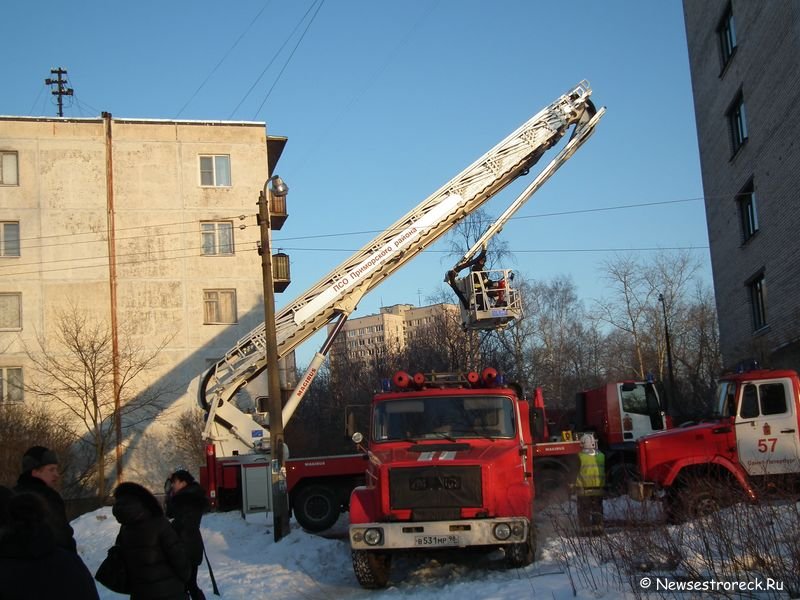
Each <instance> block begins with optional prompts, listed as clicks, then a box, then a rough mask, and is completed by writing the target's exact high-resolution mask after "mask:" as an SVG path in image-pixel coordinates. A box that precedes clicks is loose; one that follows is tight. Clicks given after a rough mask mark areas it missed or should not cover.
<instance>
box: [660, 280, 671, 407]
mask: <svg viewBox="0 0 800 600" xmlns="http://www.w3.org/2000/svg"><path fill="white" fill-rule="evenodd" d="M658 301H659V302H661V309H662V311H663V313H664V341H665V342H666V346H667V373H668V375H669V399H670V404H672V405H673V406H674V403H673V402H672V400H673V398H674V397H675V373H674V371H673V370H672V346H670V343H669V324H668V323H667V303H666V301H665V300H664V294H659V295H658Z"/></svg>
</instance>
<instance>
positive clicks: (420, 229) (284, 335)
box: [199, 81, 605, 456]
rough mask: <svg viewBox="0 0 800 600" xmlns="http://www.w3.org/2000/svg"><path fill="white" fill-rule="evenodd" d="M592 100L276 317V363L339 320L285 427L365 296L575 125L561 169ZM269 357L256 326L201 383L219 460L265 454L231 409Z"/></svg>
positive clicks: (438, 196)
mask: <svg viewBox="0 0 800 600" xmlns="http://www.w3.org/2000/svg"><path fill="white" fill-rule="evenodd" d="M590 96H591V88H590V86H589V84H588V82H586V81H582V82H581V83H580V84H578V85H577V86H576V87H575V88H574V89H572V90H570V91H569V92H567V93H566V94H564V95H562V96H561V97H559V98H558V99H557V100H556V101H555V102H553V103H552V104H551V105H550V106H548V107H546V108H544V109H543V110H541V111H540V112H538V113H537V114H536V115H534V116H533V117H532V118H531V119H529V120H528V121H527V122H526V123H524V124H523V125H522V126H520V127H519V128H518V129H517V130H516V131H514V132H513V133H511V134H510V135H509V136H508V137H506V138H505V139H504V140H502V141H501V142H500V143H499V144H497V145H496V146H495V147H494V148H492V149H491V150H490V151H489V152H487V153H486V154H484V155H483V156H482V157H480V158H479V159H478V160H476V161H475V162H474V163H472V164H471V165H470V166H469V167H467V168H466V169H464V170H463V171H462V172H461V173H459V174H458V175H456V176H455V177H454V178H453V179H451V180H450V181H449V182H447V183H446V184H445V185H443V186H442V187H441V188H439V189H438V190H437V191H435V192H434V193H433V194H431V195H430V196H429V197H428V198H426V199H425V200H423V201H422V202H421V203H420V204H419V205H418V206H417V207H416V208H414V209H413V210H411V211H410V212H409V213H407V214H406V215H404V216H403V217H401V218H400V219H399V220H398V221H397V222H395V223H394V224H393V225H391V226H390V227H388V228H387V229H386V230H385V231H384V232H383V233H381V234H380V235H378V236H377V237H376V238H375V239H373V240H372V241H370V242H369V243H368V244H367V245H365V246H364V247H363V248H362V249H361V250H359V251H357V252H356V253H355V254H353V255H352V256H351V257H350V258H348V259H347V260H345V261H344V262H343V263H342V264H340V265H339V266H338V267H336V268H335V269H334V270H333V271H331V272H330V273H328V274H327V275H326V276H325V277H323V278H322V279H321V280H319V281H318V282H317V283H316V284H315V285H313V286H312V287H311V288H310V289H309V290H307V291H306V292H304V293H303V294H301V295H300V296H298V297H297V298H295V299H294V300H292V301H291V302H289V303H288V304H287V305H286V306H285V307H284V308H283V309H282V310H281V311H279V312H278V313H277V314H276V318H275V322H276V323H275V324H276V333H277V345H278V356H279V357H283V356H286V355H287V354H288V353H289V352H291V351H292V350H294V349H295V348H296V347H297V346H299V345H300V344H301V343H303V342H304V341H306V340H307V339H308V338H309V337H311V336H312V335H313V334H315V333H316V332H317V331H319V330H320V329H321V328H323V327H325V326H326V325H328V324H329V323H332V322H333V321H334V320H337V319H338V322H337V323H336V325H335V326H334V328H333V330H332V331H331V332H330V334H329V335H328V338H327V339H326V341H325V343H324V344H323V346H322V348H321V350H320V351H319V352H317V353H316V355H315V356H314V358H313V360H312V362H311V365H310V366H309V367H308V370H307V371H306V373H305V375H304V376H303V377H302V378H301V380H300V383H299V384H298V386H297V388H296V389H295V391H294V393H293V394H292V396H290V398H289V400H288V402H287V404H286V406H285V407H284V409H283V420H284V422H287V421H288V420H289V418H290V417H291V415H292V413H293V411H294V409H295V408H296V407H297V404H298V403H299V402H300V400H301V398H302V395H303V394H304V393H305V391H306V390H307V389H308V385H309V384H310V381H311V379H313V376H314V374H315V373H316V372H317V370H318V369H319V367H320V365H321V363H322V361H323V360H324V358H325V354H326V353H327V351H328V349H329V348H330V345H331V343H332V341H333V338H334V337H335V336H336V334H337V333H338V332H339V330H340V329H341V327H342V326H343V325H344V322H345V320H346V319H347V317H348V316H349V315H350V314H351V313H352V312H353V311H354V310H355V309H356V306H357V305H358V303H359V301H360V300H361V298H362V297H363V296H364V295H365V294H366V293H367V292H369V291H371V290H372V289H374V288H375V287H376V286H377V285H378V284H380V283H381V282H382V281H383V280H385V279H386V278H387V277H389V276H390V275H391V274H393V273H394V272H395V271H396V270H397V269H399V268H400V267H402V266H403V265H404V264H405V263H407V262H408V261H409V260H411V259H412V258H414V257H415V256H416V255H417V254H419V253H420V252H422V251H423V250H425V249H426V248H427V247H429V246H430V245H431V244H433V243H434V242H435V241H436V240H437V239H439V238H440V237H441V236H442V235H444V234H445V233H446V232H447V231H449V230H450V229H451V228H452V227H453V226H455V225H456V224H457V223H458V222H459V221H460V220H461V219H463V218H464V217H465V216H466V215H468V214H470V213H471V212H473V211H475V210H476V209H478V208H479V207H480V206H481V205H483V204H484V202H486V201H487V200H489V199H490V198H491V197H493V196H494V195H495V194H497V193H498V192H500V191H501V190H502V189H504V188H505V187H506V186H508V185H509V184H510V183H511V182H512V181H514V180H515V179H517V178H518V177H520V176H522V175H526V174H527V173H528V172H529V170H530V168H531V167H532V166H533V165H534V164H536V162H538V160H539V159H540V158H541V156H542V155H543V154H544V153H545V152H546V151H547V150H548V149H549V148H551V147H552V146H554V145H555V144H557V143H558V142H559V140H561V139H562V138H563V137H564V136H565V135H566V134H567V132H568V131H569V130H570V128H571V127H572V128H573V130H572V131H573V133H572V136H571V139H570V142H569V144H567V147H565V148H564V149H563V150H562V151H561V153H560V154H559V157H558V158H557V159H556V160H559V158H560V159H561V161H560V163H559V165H560V164H561V163H563V162H564V161H565V160H566V159H567V158H569V156H571V154H572V153H573V152H574V151H575V150H576V149H577V148H578V147H579V146H580V145H581V144H582V143H583V142H584V141H585V140H586V139H587V138H588V137H589V136H590V135H591V133H592V132H593V130H594V127H595V125H596V124H597V122H598V120H599V119H600V118H601V117H602V115H603V113H604V111H605V109H600V110H595V107H594V105H593V104H592V102H591V100H590ZM565 153H566V154H565ZM556 160H554V161H553V163H555V162H556ZM553 163H551V164H550V165H549V166H548V168H547V170H548V171H549V174H552V172H553V171H554V170H555V169H556V168H558V166H555V167H553ZM549 174H548V175H546V176H544V178H543V179H542V175H539V176H538V177H537V179H536V181H534V182H533V183H532V184H531V185H532V186H533V185H534V184H536V182H539V183H538V184H537V185H536V186H535V188H534V189H533V190H531V191H530V192H529V193H528V194H527V196H525V200H527V198H528V197H530V195H531V194H532V193H533V191H535V189H537V188H538V187H539V185H541V183H542V182H543V181H544V179H547V177H549ZM529 189H531V186H529V187H528V188H527V190H529ZM527 190H526V191H527ZM524 194H525V193H524V192H523V195H524ZM521 197H522V196H521ZM521 197H520V198H521ZM520 198H518V199H517V200H516V201H515V203H514V205H516V207H517V208H519V206H521V204H522V202H524V200H520ZM514 205H512V206H514ZM514 210H516V209H514ZM512 212H513V211H512ZM504 214H505V213H504ZM509 216H510V215H509ZM503 222H505V221H503ZM265 349H266V337H265V327H264V325H263V324H262V325H260V326H258V327H256V328H255V329H254V330H253V331H251V332H250V333H249V334H248V335H246V336H245V337H243V338H242V339H240V340H239V342H238V343H237V344H236V345H235V346H234V347H233V348H231V349H230V350H229V351H228V352H227V353H226V354H225V356H224V358H222V359H221V360H220V361H218V362H217V363H216V364H215V365H214V366H213V367H211V368H210V369H209V370H208V371H207V372H206V373H205V374H204V376H203V378H202V380H201V383H200V387H199V400H200V403H201V405H202V406H203V407H204V408H205V409H206V410H207V411H208V416H207V421H206V428H205V431H204V437H205V438H206V439H207V440H209V441H213V442H214V443H215V445H216V446H217V454H218V456H223V455H231V454H246V453H249V452H253V451H257V450H263V449H265V446H266V444H265V442H267V441H268V435H269V434H268V431H267V430H266V429H265V428H264V427H262V426H261V425H259V424H258V423H257V422H256V421H255V420H254V419H253V417H252V415H250V414H247V413H245V412H242V411H240V410H239V409H238V408H237V407H236V406H234V404H233V403H232V399H233V398H234V395H235V394H236V392H237V391H238V390H239V389H241V388H242V387H243V386H245V385H246V384H247V383H248V382H250V381H252V380H253V379H254V378H255V377H257V376H258V375H259V374H260V373H261V372H262V371H264V370H265V369H266V366H267V362H266V352H265Z"/></svg>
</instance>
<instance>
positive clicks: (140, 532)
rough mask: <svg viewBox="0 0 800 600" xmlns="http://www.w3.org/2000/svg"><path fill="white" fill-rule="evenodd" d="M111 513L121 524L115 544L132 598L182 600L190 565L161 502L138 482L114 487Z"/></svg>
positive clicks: (134, 599) (184, 596)
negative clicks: (121, 559) (122, 559)
mask: <svg viewBox="0 0 800 600" xmlns="http://www.w3.org/2000/svg"><path fill="white" fill-rule="evenodd" d="M114 499H115V500H114V507H113V509H112V512H113V513H114V517H116V519H117V521H119V523H120V529H119V534H118V535H117V541H116V542H115V544H116V545H117V546H118V547H119V548H120V549H121V552H122V555H123V557H124V562H125V567H126V570H127V573H128V583H129V587H130V590H131V600H184V599H185V598H186V582H187V581H188V580H189V575H190V573H191V566H190V564H189V560H188V557H187V555H186V549H185V548H184V546H183V543H182V542H181V541H180V539H179V538H178V534H177V533H175V530H174V529H173V528H172V526H171V525H170V523H169V521H168V520H167V518H166V517H165V516H164V511H163V510H162V508H161V504H160V503H159V502H158V500H157V499H156V497H155V496H153V494H151V493H150V492H149V491H148V490H147V489H145V488H144V487H142V486H141V485H139V484H137V483H132V482H125V483H121V484H119V485H118V486H117V488H116V489H115V490H114Z"/></svg>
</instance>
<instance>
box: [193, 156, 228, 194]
mask: <svg viewBox="0 0 800 600" xmlns="http://www.w3.org/2000/svg"><path fill="white" fill-rule="evenodd" d="M200 185H202V186H205V187H230V186H231V157H230V156H228V155H227V154H215V155H206V156H201V157H200Z"/></svg>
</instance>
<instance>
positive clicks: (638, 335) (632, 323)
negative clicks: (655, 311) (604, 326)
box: [597, 256, 656, 378]
mask: <svg viewBox="0 0 800 600" xmlns="http://www.w3.org/2000/svg"><path fill="white" fill-rule="evenodd" d="M603 266H604V268H605V271H606V279H607V280H608V281H609V283H610V285H611V288H612V294H613V295H612V298H611V299H609V300H598V301H597V308H598V317H599V318H600V319H601V320H602V321H604V322H606V323H608V324H609V325H611V326H612V327H614V328H616V329H618V330H620V331H622V332H624V333H627V334H628V335H629V336H630V339H631V342H632V346H633V350H634V356H635V363H634V364H633V365H631V367H633V369H634V370H635V372H636V375H637V376H638V377H641V378H644V377H645V375H646V372H647V368H646V365H645V358H644V344H645V339H644V337H643V336H645V337H646V336H647V325H646V317H647V313H648V310H650V309H651V308H652V306H653V304H654V294H655V293H656V292H655V290H654V289H653V287H652V286H651V285H649V284H648V282H647V280H646V278H645V275H644V273H645V271H644V269H643V267H642V265H641V264H639V262H638V261H637V260H636V259H635V258H633V257H631V256H621V257H618V258H616V259H615V260H610V261H606V262H605V263H603Z"/></svg>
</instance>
